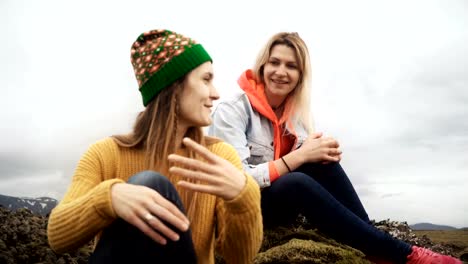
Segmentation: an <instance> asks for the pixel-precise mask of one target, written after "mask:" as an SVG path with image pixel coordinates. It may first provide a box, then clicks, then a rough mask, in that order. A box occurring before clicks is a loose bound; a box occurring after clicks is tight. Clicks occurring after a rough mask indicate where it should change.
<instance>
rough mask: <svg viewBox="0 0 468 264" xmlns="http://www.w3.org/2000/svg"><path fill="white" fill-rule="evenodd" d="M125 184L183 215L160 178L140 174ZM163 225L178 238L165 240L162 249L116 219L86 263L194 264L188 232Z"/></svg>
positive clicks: (167, 183)
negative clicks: (152, 192)
mask: <svg viewBox="0 0 468 264" xmlns="http://www.w3.org/2000/svg"><path fill="white" fill-rule="evenodd" d="M128 183H130V184H136V185H143V186H146V187H149V188H152V189H154V190H156V191H157V192H158V193H159V194H161V195H162V196H163V197H164V198H166V199H167V200H169V201H171V202H172V203H173V204H174V205H176V206H177V207H178V208H179V210H181V211H182V212H183V213H185V210H184V207H183V205H182V202H181V200H180V197H179V194H178V193H177V191H176V189H175V188H174V186H173V185H172V183H171V182H170V181H169V180H168V179H167V178H166V177H164V176H163V175H161V174H159V173H156V172H152V171H144V172H140V173H137V174H135V175H134V176H132V177H131V178H130V179H129V180H128ZM163 222H164V221H163ZM164 223H165V224H166V226H167V227H169V228H170V229H172V230H174V231H175V232H176V233H178V234H179V236H180V238H179V240H178V241H176V242H174V241H172V240H170V239H167V244H166V245H160V244H158V243H156V242H155V241H153V240H152V239H151V238H150V237H148V236H147V235H145V234H144V233H143V232H141V231H140V230H139V229H138V228H136V227H135V226H133V225H131V224H129V223H127V222H125V221H124V220H123V219H120V218H118V219H116V220H115V221H114V222H113V223H112V224H111V225H110V226H109V227H107V228H106V229H104V230H103V234H102V236H101V239H100V240H99V243H98V244H97V246H96V249H95V250H94V252H93V254H92V255H91V257H90V259H89V263H90V264H107V263H155V261H157V263H196V262H197V260H196V254H195V249H194V246H193V242H192V235H191V232H190V230H188V231H186V232H182V231H180V230H178V229H177V228H175V227H173V226H172V225H170V224H168V223H166V222H164Z"/></svg>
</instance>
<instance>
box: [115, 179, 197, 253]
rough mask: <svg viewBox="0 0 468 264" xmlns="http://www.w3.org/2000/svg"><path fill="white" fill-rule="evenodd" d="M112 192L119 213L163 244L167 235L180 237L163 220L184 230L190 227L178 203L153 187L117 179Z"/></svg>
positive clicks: (168, 236) (175, 239) (121, 216)
mask: <svg viewBox="0 0 468 264" xmlns="http://www.w3.org/2000/svg"><path fill="white" fill-rule="evenodd" d="M111 196H112V206H113V208H114V211H115V213H116V214H117V215H118V216H119V217H120V218H122V219H123V220H125V221H127V222H128V223H130V224H132V225H134V226H136V227H137V228H138V229H140V230H141V231H142V232H143V233H145V234H146V235H147V236H149V237H151V238H152V239H153V240H154V241H156V242H157V243H159V244H162V245H165V244H166V242H167V241H166V238H169V239H171V240H173V241H177V240H179V235H178V234H177V233H176V232H174V231H173V230H171V229H170V228H169V227H167V226H166V225H165V224H164V223H163V222H162V221H163V220H164V221H165V222H166V223H169V224H171V225H172V226H174V227H176V228H177V229H179V230H181V231H186V230H187V229H188V226H189V220H188V219H187V217H186V216H185V215H184V214H183V213H182V212H181V211H180V210H179V209H178V208H177V206H175V205H174V204H173V203H172V202H170V201H168V200H167V199H165V198H164V197H163V196H161V195H160V194H159V193H158V192H156V191H155V190H153V189H151V188H148V187H145V186H140V185H133V184H128V183H116V184H114V185H113V186H112V189H111Z"/></svg>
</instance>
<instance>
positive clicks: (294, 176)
mask: <svg viewBox="0 0 468 264" xmlns="http://www.w3.org/2000/svg"><path fill="white" fill-rule="evenodd" d="M317 184H318V183H317V182H316V181H315V180H314V179H313V178H312V177H310V176H309V175H307V174H305V173H302V172H291V173H288V174H285V175H283V176H281V177H279V179H278V180H276V182H275V183H274V184H273V185H272V189H273V190H274V191H275V192H280V193H291V192H292V193H295V194H296V195H297V194H300V193H302V192H304V191H305V192H308V189H310V188H315V186H316V185H317Z"/></svg>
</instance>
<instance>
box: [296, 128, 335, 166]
mask: <svg viewBox="0 0 468 264" xmlns="http://www.w3.org/2000/svg"><path fill="white" fill-rule="evenodd" d="M339 147H340V144H339V143H338V141H336V140H335V139H334V138H332V137H323V134H322V133H313V134H311V135H309V137H308V138H307V139H306V140H305V141H304V143H303V144H302V146H301V147H300V148H299V149H298V150H297V151H299V152H300V153H301V156H302V157H303V160H304V163H307V162H322V163H329V162H339V161H340V160H341V153H342V152H341V150H340V149H339Z"/></svg>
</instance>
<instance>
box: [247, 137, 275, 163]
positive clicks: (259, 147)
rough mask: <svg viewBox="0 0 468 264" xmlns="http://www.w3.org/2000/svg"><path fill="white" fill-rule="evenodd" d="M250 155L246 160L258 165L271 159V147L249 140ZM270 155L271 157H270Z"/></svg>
mask: <svg viewBox="0 0 468 264" xmlns="http://www.w3.org/2000/svg"><path fill="white" fill-rule="evenodd" d="M248 145H249V149H250V157H249V158H248V159H247V162H248V163H249V164H252V165H258V164H261V163H265V162H268V161H270V160H272V159H273V149H272V148H270V147H268V146H265V145H263V144H259V143H256V142H249V143H248ZM270 156H271V157H270Z"/></svg>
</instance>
